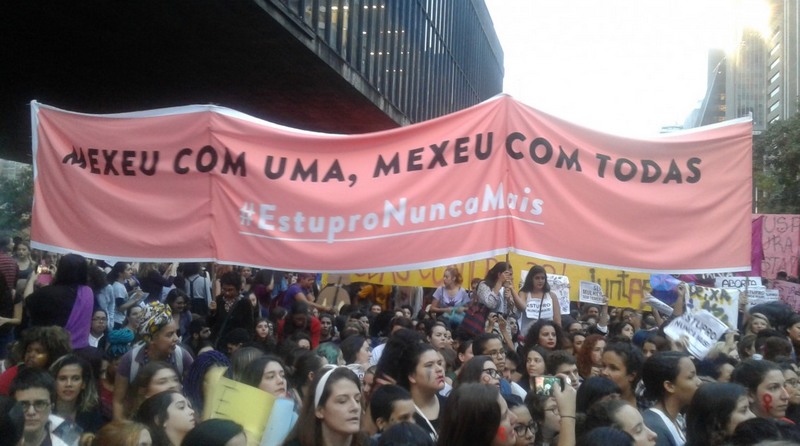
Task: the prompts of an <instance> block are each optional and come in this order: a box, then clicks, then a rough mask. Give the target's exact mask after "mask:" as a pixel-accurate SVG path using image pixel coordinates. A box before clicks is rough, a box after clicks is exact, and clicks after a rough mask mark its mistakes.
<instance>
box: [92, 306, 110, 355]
mask: <svg viewBox="0 0 800 446" xmlns="http://www.w3.org/2000/svg"><path fill="white" fill-rule="evenodd" d="M107 342H108V313H106V310H104V309H102V308H95V310H94V312H92V325H91V327H90V328H89V347H94V348H97V349H98V350H100V351H101V352H102V351H105V350H106V343H107Z"/></svg>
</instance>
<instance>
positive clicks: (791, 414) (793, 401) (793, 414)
mask: <svg viewBox="0 0 800 446" xmlns="http://www.w3.org/2000/svg"><path fill="white" fill-rule="evenodd" d="M778 367H780V368H781V371H782V372H783V377H784V379H785V380H786V381H784V388H785V389H786V393H788V394H789V408H787V409H786V418H788V419H790V420H792V422H793V423H795V424H797V423H798V422H800V375H798V374H797V365H795V364H794V363H792V362H790V361H781V362H779V363H778Z"/></svg>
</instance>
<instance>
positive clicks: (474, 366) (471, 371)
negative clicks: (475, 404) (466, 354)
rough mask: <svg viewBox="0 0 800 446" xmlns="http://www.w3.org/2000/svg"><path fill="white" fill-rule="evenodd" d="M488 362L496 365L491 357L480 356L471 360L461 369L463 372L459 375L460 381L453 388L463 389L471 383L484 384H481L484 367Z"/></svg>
mask: <svg viewBox="0 0 800 446" xmlns="http://www.w3.org/2000/svg"><path fill="white" fill-rule="evenodd" d="M487 362H491V363H492V364H494V361H492V357H491V356H487V355H478V356H473V357H472V358H470V360H469V361H467V362H465V363H464V366H463V367H461V371H460V372H459V373H458V379H457V381H456V383H455V385H454V386H453V387H461V386H462V385H464V384H469V383H478V384H483V382H481V375H483V365H484V364H486V363H487Z"/></svg>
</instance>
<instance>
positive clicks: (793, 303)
mask: <svg viewBox="0 0 800 446" xmlns="http://www.w3.org/2000/svg"><path fill="white" fill-rule="evenodd" d="M770 283H771V284H772V287H773V288H774V289H776V290H778V293H779V295H780V299H781V300H782V301H784V302H786V303H787V304H789V306H790V307H792V309H794V311H797V312H800V283H794V282H787V281H785V280H773V281H772V282H770Z"/></svg>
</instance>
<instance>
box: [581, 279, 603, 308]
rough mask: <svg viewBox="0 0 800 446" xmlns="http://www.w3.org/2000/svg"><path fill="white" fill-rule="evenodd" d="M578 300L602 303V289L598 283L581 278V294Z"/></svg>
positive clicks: (596, 303)
mask: <svg viewBox="0 0 800 446" xmlns="http://www.w3.org/2000/svg"><path fill="white" fill-rule="evenodd" d="M578 301H579V302H586V303H590V304H595V305H603V303H605V300H604V298H603V289H602V288H601V287H600V285H599V284H597V283H594V282H587V281H585V280H581V296H580V298H579V299H578Z"/></svg>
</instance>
